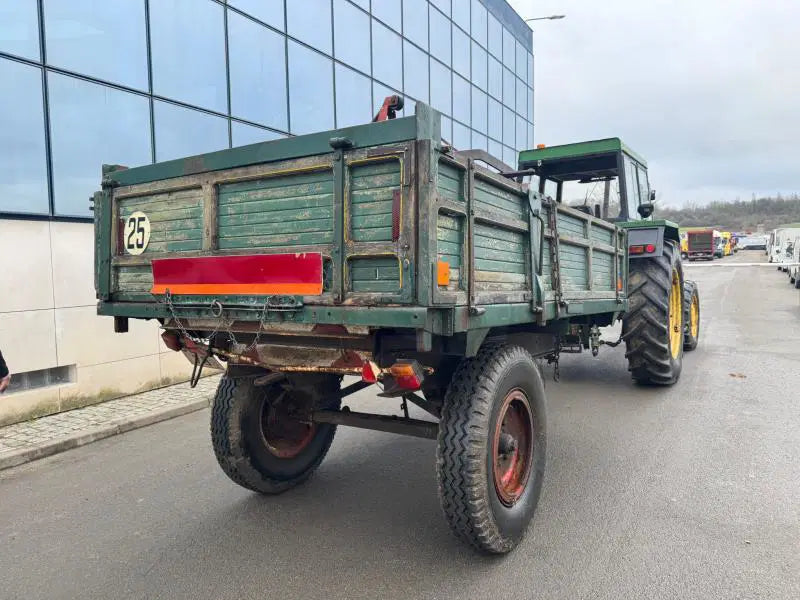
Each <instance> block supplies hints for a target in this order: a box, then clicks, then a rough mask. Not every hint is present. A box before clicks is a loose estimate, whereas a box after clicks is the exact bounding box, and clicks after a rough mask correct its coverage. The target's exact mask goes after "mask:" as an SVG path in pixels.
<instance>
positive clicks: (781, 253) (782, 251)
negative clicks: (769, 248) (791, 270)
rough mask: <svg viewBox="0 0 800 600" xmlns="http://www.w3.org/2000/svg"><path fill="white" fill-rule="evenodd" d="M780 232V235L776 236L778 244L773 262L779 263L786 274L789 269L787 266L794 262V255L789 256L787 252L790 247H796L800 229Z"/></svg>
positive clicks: (781, 230)
mask: <svg viewBox="0 0 800 600" xmlns="http://www.w3.org/2000/svg"><path fill="white" fill-rule="evenodd" d="M778 231H779V233H776V234H775V241H776V244H775V246H774V247H773V252H774V258H773V260H772V262H776V263H778V268H779V269H780V270H781V271H784V272H786V271H787V270H788V267H786V266H785V265H786V264H788V263H791V262H792V254H791V253H790V254H787V253H786V250H787V247H788V246H789V245H792V246H794V244H793V242H794V240H795V238H796V237H798V236H800V227H787V228H784V229H780V230H778ZM790 252H791V251H790Z"/></svg>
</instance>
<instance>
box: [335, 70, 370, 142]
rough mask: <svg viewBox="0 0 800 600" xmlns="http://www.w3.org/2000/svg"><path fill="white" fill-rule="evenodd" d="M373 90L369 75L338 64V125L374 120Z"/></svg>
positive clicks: (344, 125)
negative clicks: (366, 75) (365, 75)
mask: <svg viewBox="0 0 800 600" xmlns="http://www.w3.org/2000/svg"><path fill="white" fill-rule="evenodd" d="M371 90H372V86H371V85H370V81H369V78H368V77H364V76H363V75H361V74H359V73H356V72H355V71H353V70H352V69H348V68H347V67H343V66H342V65H339V64H337V65H336V127H349V126H351V125H363V124H364V123H369V122H370V121H372V116H373V114H372V92H371ZM377 111H378V109H377V107H375V112H377Z"/></svg>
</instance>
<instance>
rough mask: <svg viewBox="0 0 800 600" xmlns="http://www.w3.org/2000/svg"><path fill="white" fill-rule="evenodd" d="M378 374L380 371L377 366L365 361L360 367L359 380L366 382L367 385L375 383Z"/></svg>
mask: <svg viewBox="0 0 800 600" xmlns="http://www.w3.org/2000/svg"><path fill="white" fill-rule="evenodd" d="M380 372H381V369H380V367H379V366H378V365H376V364H375V363H374V362H372V361H371V360H366V361H364V364H363V365H361V380H362V381H366V382H367V383H377V382H378V374H379V373H380Z"/></svg>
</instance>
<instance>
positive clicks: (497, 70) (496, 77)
mask: <svg viewBox="0 0 800 600" xmlns="http://www.w3.org/2000/svg"><path fill="white" fill-rule="evenodd" d="M489 93H490V94H491V95H492V96H494V97H495V98H497V99H498V100H501V99H502V98H503V68H502V67H501V66H500V62H499V61H497V60H495V59H494V58H492V57H491V56H490V57H489Z"/></svg>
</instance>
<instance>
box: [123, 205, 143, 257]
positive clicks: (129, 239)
mask: <svg viewBox="0 0 800 600" xmlns="http://www.w3.org/2000/svg"><path fill="white" fill-rule="evenodd" d="M122 242H123V245H124V246H125V252H127V253H128V254H141V253H142V252H144V251H145V248H147V244H149V243H150V219H148V218H147V215H146V214H144V213H143V212H141V211H138V210H137V211H136V212H134V213H131V215H130V216H129V217H128V218H127V219H125V231H124V233H123V238H122Z"/></svg>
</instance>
